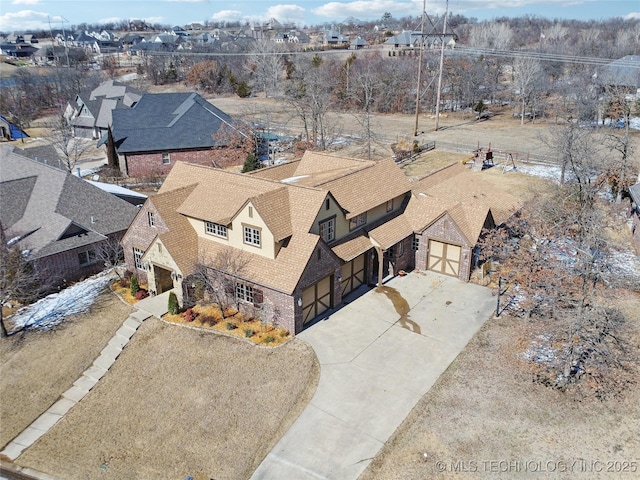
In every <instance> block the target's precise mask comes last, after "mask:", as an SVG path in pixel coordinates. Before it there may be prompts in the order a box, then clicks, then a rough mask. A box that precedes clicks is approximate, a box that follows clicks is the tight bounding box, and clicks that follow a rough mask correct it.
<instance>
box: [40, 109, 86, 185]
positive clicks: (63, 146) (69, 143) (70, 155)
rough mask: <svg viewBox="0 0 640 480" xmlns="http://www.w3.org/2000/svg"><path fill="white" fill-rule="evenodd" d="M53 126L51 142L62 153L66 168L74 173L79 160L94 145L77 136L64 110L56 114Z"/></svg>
mask: <svg viewBox="0 0 640 480" xmlns="http://www.w3.org/2000/svg"><path fill="white" fill-rule="evenodd" d="M50 127H51V132H52V133H51V144H52V145H53V146H54V147H55V149H56V150H57V151H58V153H59V154H60V157H61V159H62V163H63V165H64V168H65V169H66V170H67V171H68V172H70V173H73V169H74V168H75V167H76V164H77V163H78V161H79V160H80V159H81V158H82V156H83V155H84V154H85V153H86V152H87V151H88V150H89V148H95V147H92V145H91V144H90V143H88V142H86V141H85V140H84V139H81V138H76V137H75V136H74V133H73V127H72V126H71V125H70V124H69V123H68V122H67V119H66V118H65V117H64V112H63V110H60V112H59V113H58V114H57V115H56V119H55V121H54V122H53V123H52V124H51V125H50Z"/></svg>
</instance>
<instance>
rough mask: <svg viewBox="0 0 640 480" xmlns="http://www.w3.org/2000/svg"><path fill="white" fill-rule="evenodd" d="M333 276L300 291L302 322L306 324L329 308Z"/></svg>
mask: <svg viewBox="0 0 640 480" xmlns="http://www.w3.org/2000/svg"><path fill="white" fill-rule="evenodd" d="M332 293H333V275H329V276H328V277H324V278H323V279H322V280H320V281H319V282H317V283H315V284H314V285H311V286H310V287H309V288H306V289H304V290H303V291H302V319H303V320H302V321H303V323H307V322H309V321H311V320H313V319H314V318H315V317H317V316H318V315H320V314H321V313H323V312H325V311H326V310H328V309H329V308H331V303H332V297H333V294H332Z"/></svg>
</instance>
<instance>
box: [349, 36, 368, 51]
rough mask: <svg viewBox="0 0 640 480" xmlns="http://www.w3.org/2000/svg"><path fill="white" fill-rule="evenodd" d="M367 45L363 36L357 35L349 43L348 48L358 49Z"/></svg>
mask: <svg viewBox="0 0 640 480" xmlns="http://www.w3.org/2000/svg"><path fill="white" fill-rule="evenodd" d="M368 46H369V44H368V43H367V41H366V40H365V39H364V38H362V37H358V38H356V39H355V40H353V41H352V42H351V45H349V48H350V49H351V50H360V49H361V48H366V47H368Z"/></svg>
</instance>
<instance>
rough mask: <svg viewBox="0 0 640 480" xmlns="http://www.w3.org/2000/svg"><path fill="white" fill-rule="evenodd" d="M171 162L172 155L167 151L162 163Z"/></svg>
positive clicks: (163, 155)
mask: <svg viewBox="0 0 640 480" xmlns="http://www.w3.org/2000/svg"><path fill="white" fill-rule="evenodd" d="M170 163H171V155H170V154H169V153H167V152H165V153H163V154H162V164H163V165H169V164H170Z"/></svg>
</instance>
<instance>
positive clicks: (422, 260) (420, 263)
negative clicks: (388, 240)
mask: <svg viewBox="0 0 640 480" xmlns="http://www.w3.org/2000/svg"><path fill="white" fill-rule="evenodd" d="M416 238H417V239H418V243H419V245H418V250H417V251H416V252H415V267H416V268H417V269H418V270H426V269H427V260H428V257H429V240H436V241H438V242H443V243H449V244H453V245H458V246H460V247H461V248H462V251H461V253H460V270H459V274H458V278H459V279H460V280H462V281H463V282H468V281H469V277H470V276H471V260H472V249H473V246H472V245H469V244H468V242H467V239H466V238H465V237H464V235H463V234H462V232H461V231H460V230H459V229H458V227H457V226H456V224H455V223H454V221H453V220H452V219H451V217H450V216H449V215H448V214H445V215H443V216H442V217H440V218H439V219H438V220H436V221H435V222H434V223H433V224H432V225H431V226H429V227H428V228H427V229H425V230H424V231H423V232H422V233H420V234H416Z"/></svg>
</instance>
